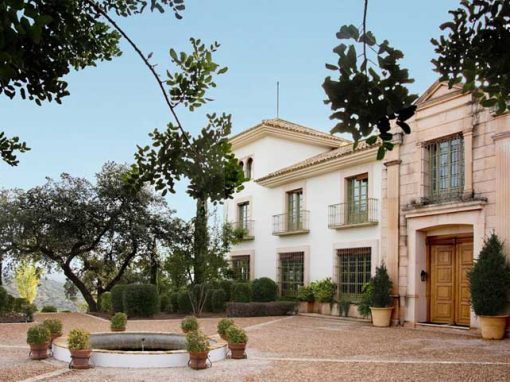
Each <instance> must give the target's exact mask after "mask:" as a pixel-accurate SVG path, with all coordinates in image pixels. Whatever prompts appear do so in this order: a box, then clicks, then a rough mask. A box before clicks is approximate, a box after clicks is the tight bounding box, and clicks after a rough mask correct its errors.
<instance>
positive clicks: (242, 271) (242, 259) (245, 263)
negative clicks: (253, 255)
mask: <svg viewBox="0 0 510 382" xmlns="http://www.w3.org/2000/svg"><path fill="white" fill-rule="evenodd" d="M231 265H232V272H233V276H234V280H237V281H250V256H232V259H231Z"/></svg>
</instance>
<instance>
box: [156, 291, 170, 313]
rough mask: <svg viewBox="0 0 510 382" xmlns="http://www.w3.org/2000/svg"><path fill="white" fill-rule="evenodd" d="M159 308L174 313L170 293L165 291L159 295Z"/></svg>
mask: <svg viewBox="0 0 510 382" xmlns="http://www.w3.org/2000/svg"><path fill="white" fill-rule="evenodd" d="M159 310H160V311H161V312H165V313H172V305H171V304H170V294H169V293H163V294H162V295H160V296H159Z"/></svg>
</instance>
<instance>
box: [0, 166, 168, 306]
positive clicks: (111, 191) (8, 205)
mask: <svg viewBox="0 0 510 382" xmlns="http://www.w3.org/2000/svg"><path fill="white" fill-rule="evenodd" d="M126 171H127V168H126V167H125V166H121V165H117V164H114V163H107V164H106V165H105V166H104V167H103V169H102V170H101V172H100V173H99V174H97V178H96V179H97V180H96V184H91V183H90V182H88V181H87V180H85V179H82V178H74V177H72V176H70V175H68V174H63V175H62V176H61V178H60V180H59V181H54V180H51V179H48V180H47V182H46V183H45V184H44V185H42V186H39V187H34V188H32V189H30V190H28V191H26V192H22V191H18V192H17V193H15V194H12V193H11V194H12V196H11V197H9V198H0V200H2V201H3V202H2V204H1V205H0V211H1V212H0V216H2V219H1V220H0V225H1V226H0V231H3V232H4V234H3V235H2V243H1V247H2V248H4V253H6V254H7V255H8V256H9V257H10V259H11V260H12V261H11V263H13V262H16V261H18V260H24V259H31V260H34V261H38V263H39V264H41V265H44V266H46V267H47V268H49V269H59V270H61V271H62V272H63V273H64V275H65V276H66V277H67V278H68V280H70V281H71V282H72V283H73V284H74V285H75V286H76V288H77V289H78V290H79V291H80V292H81V293H82V295H83V297H84V298H85V300H86V302H87V304H88V305H89V309H90V310H92V311H95V310H97V304H96V296H97V297H99V296H100V295H101V294H102V293H103V292H105V291H109V290H110V289H111V288H112V287H113V286H114V285H115V284H116V283H117V282H118V281H119V280H120V279H121V278H122V276H123V274H124V273H125V271H126V270H127V269H128V268H129V267H130V265H131V264H132V263H133V261H135V260H136V259H138V258H141V257H145V256H149V255H150V253H152V252H153V251H154V250H155V246H157V245H160V243H162V242H163V238H164V239H165V240H169V239H170V238H171V237H172V232H173V218H172V216H171V214H172V211H171V210H169V208H168V207H167V206H166V203H165V202H164V200H163V199H162V198H161V197H160V196H158V195H156V194H154V193H153V192H151V191H150V189H148V188H141V189H139V190H137V191H136V192H134V191H132V190H130V189H127V188H126V187H125V184H124V182H123V178H124V176H125V173H126ZM6 232H7V233H6Z"/></svg>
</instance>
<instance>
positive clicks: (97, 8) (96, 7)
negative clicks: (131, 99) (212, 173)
mask: <svg viewBox="0 0 510 382" xmlns="http://www.w3.org/2000/svg"><path fill="white" fill-rule="evenodd" d="M85 2H86V3H87V4H89V5H91V6H92V7H93V8H94V10H95V11H96V12H97V13H98V14H99V15H101V16H103V17H104V18H105V19H106V20H108V22H109V23H110V24H111V25H112V26H113V27H114V28H115V29H116V30H117V32H119V33H120V34H121V35H122V37H124V38H125V39H126V41H127V42H128V43H129V45H131V47H132V48H133V49H134V51H135V52H136V54H137V55H138V56H139V57H140V59H141V60H142V61H143V63H144V64H145V66H146V67H147V69H149V71H150V72H151V74H152V76H153V77H154V79H155V80H156V82H157V83H158V86H159V88H160V90H161V93H162V94H163V98H164V99H165V103H166V104H167V106H168V108H169V109H170V112H171V113H172V115H173V117H174V119H175V122H176V123H177V127H178V128H179V130H180V131H181V133H182V135H183V138H184V140H185V141H186V143H187V145H188V146H190V147H191V141H190V140H189V138H188V136H187V134H186V131H185V130H184V128H183V127H182V124H181V122H180V120H179V117H178V116H177V113H176V112H175V110H174V106H173V105H172V102H171V101H170V98H169V97H168V94H167V93H166V91H165V88H164V86H163V81H161V79H160V78H159V74H158V73H157V72H156V70H155V69H154V66H153V65H151V63H150V62H149V60H148V59H147V58H146V57H145V55H144V54H143V53H142V51H141V50H140V48H139V47H138V46H137V45H136V44H135V43H134V42H133V40H132V39H131V38H130V37H129V36H128V35H127V34H126V32H124V30H123V29H122V28H121V27H120V26H119V25H118V24H117V23H116V22H115V20H113V19H112V18H111V17H110V16H109V15H108V13H107V12H106V11H105V10H104V9H102V8H101V7H100V6H99V4H97V3H96V2H95V1H93V0H85Z"/></svg>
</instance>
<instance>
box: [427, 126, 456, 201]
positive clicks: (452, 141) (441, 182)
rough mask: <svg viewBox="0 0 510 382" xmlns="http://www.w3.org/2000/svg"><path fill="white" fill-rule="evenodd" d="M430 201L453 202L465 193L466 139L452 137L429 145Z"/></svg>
mask: <svg viewBox="0 0 510 382" xmlns="http://www.w3.org/2000/svg"><path fill="white" fill-rule="evenodd" d="M425 147H426V149H427V151H428V156H429V157H428V160H429V180H430V188H429V189H430V195H429V197H430V199H431V201H432V202H442V201H451V200H455V199H458V198H460V197H461V196H462V192H463V191H464V139H463V138H462V135H455V136H450V137H447V138H444V139H441V140H437V141H434V142H431V143H428V144H427V145H426V146H425Z"/></svg>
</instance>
